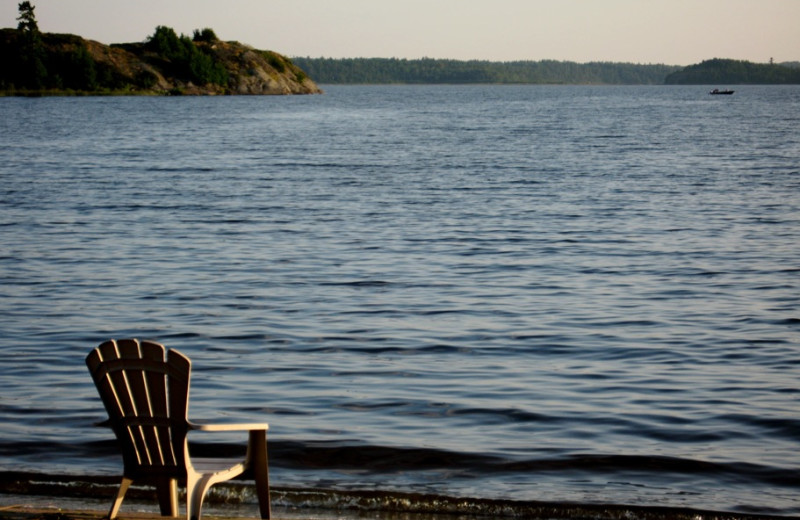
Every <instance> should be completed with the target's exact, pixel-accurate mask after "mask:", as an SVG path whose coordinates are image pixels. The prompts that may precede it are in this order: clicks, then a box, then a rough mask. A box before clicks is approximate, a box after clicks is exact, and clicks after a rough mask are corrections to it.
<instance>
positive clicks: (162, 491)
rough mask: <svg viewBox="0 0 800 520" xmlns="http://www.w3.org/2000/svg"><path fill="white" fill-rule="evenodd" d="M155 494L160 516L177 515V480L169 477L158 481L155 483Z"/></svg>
mask: <svg viewBox="0 0 800 520" xmlns="http://www.w3.org/2000/svg"><path fill="white" fill-rule="evenodd" d="M156 494H157V495H158V505H159V507H160V508H161V516H171V517H173V518H176V517H177V516H178V481H177V479H174V478H170V479H164V480H161V481H159V482H158V483H157V484H156Z"/></svg>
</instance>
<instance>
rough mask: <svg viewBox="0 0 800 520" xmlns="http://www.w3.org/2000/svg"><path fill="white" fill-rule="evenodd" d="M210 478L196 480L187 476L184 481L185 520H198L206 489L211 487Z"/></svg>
mask: <svg viewBox="0 0 800 520" xmlns="http://www.w3.org/2000/svg"><path fill="white" fill-rule="evenodd" d="M211 484H212V482H211V476H210V475H205V476H203V477H200V478H197V477H194V478H193V477H192V476H191V475H189V476H188V477H187V479H186V519H187V520H200V514H201V510H202V508H203V499H204V498H205V497H206V492H207V491H208V488H210V487H211Z"/></svg>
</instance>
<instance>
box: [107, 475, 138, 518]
mask: <svg viewBox="0 0 800 520" xmlns="http://www.w3.org/2000/svg"><path fill="white" fill-rule="evenodd" d="M132 483H133V479H130V478H128V477H122V482H120V484H119V489H117V496H116V497H115V498H114V501H113V502H112V503H111V510H110V511H109V512H108V518H109V520H114V519H115V518H116V517H117V513H119V507H120V506H121V505H122V499H123V498H125V492H126V491H128V488H129V487H130V485H131V484H132Z"/></svg>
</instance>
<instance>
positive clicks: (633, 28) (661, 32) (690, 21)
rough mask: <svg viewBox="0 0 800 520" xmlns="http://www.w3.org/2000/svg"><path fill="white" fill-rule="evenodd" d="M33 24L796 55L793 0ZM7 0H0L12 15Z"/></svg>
mask: <svg viewBox="0 0 800 520" xmlns="http://www.w3.org/2000/svg"><path fill="white" fill-rule="evenodd" d="M31 1H32V3H33V4H34V6H36V18H37V20H38V22H39V28H40V29H41V30H42V31H45V32H61V33H73V34H78V35H80V36H83V37H84V38H88V39H92V40H97V41H100V42H102V43H126V42H135V41H143V40H144V39H146V38H147V37H148V36H150V35H151V34H153V31H154V30H155V28H156V26H158V25H166V26H168V27H172V28H173V29H175V31H176V32H178V33H179V34H180V33H183V34H188V35H191V34H192V32H193V31H194V29H202V28H205V27H210V28H212V29H213V30H214V31H215V32H216V34H217V36H219V37H220V38H221V39H223V40H237V41H239V42H242V43H246V44H249V45H251V46H253V47H256V48H258V49H265V50H267V49H268V50H273V51H276V52H279V53H281V54H284V55H287V56H310V57H330V58H356V57H381V58H392V57H394V58H409V59H413V58H422V57H429V58H452V59H458V60H468V59H481V60H492V61H510V60H541V59H554V60H564V61H576V62H581V63H584V62H588V61H618V62H631V63H666V64H669V65H690V64H694V63H699V62H700V61H703V60H705V59H709V58H715V57H716V58H731V59H741V60H749V61H754V62H767V61H769V59H770V58H774V59H775V61H776V62H781V61H796V60H800V0H224V1H223V0H125V1H123V0H31ZM18 3H19V1H18V0H0V27H16V26H17V21H16V18H17V15H18V8H17V6H18Z"/></svg>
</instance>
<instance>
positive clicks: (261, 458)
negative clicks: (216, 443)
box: [248, 430, 272, 519]
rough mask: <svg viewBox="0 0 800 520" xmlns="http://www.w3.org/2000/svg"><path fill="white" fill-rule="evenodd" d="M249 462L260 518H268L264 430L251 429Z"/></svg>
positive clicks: (268, 501)
mask: <svg viewBox="0 0 800 520" xmlns="http://www.w3.org/2000/svg"><path fill="white" fill-rule="evenodd" d="M248 451H249V452H250V453H249V455H250V464H252V468H253V476H254V477H255V481H256V494H257V495H258V508H259V510H260V512H261V518H264V519H269V518H270V517H271V516H272V511H271V510H270V499H269V464H268V462H267V432H266V431H265V430H251V431H250V439H249V444H248Z"/></svg>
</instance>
